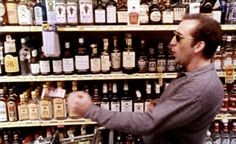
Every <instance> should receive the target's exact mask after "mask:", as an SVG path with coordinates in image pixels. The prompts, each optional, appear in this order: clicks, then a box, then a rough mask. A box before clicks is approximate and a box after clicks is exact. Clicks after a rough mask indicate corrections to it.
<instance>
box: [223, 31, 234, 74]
mask: <svg viewBox="0 0 236 144" xmlns="http://www.w3.org/2000/svg"><path fill="white" fill-rule="evenodd" d="M232 55H233V48H232V36H231V35H227V39H226V45H225V47H224V53H223V69H224V70H225V68H226V67H227V65H232V64H233V61H232Z"/></svg>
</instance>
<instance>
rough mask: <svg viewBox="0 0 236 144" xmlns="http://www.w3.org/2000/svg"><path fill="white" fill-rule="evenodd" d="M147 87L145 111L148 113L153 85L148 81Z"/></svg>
mask: <svg viewBox="0 0 236 144" xmlns="http://www.w3.org/2000/svg"><path fill="white" fill-rule="evenodd" d="M145 86H146V88H145V92H146V99H145V102H144V109H145V111H147V110H148V105H149V104H150V102H151V101H152V85H151V84H150V83H149V82H148V81H146V83H145Z"/></svg>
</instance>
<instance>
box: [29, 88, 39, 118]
mask: <svg viewBox="0 0 236 144" xmlns="http://www.w3.org/2000/svg"><path fill="white" fill-rule="evenodd" d="M31 98H32V99H31V100H30V101H29V104H28V107H29V119H30V120H39V100H38V98H37V95H36V92H35V91H32V92H31Z"/></svg>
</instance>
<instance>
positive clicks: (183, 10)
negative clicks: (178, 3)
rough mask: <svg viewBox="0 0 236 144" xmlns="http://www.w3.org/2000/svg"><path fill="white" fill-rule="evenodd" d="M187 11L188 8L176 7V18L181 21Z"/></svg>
mask: <svg viewBox="0 0 236 144" xmlns="http://www.w3.org/2000/svg"><path fill="white" fill-rule="evenodd" d="M185 13H186V8H174V20H177V21H181V20H182V19H183V16H184V15H185Z"/></svg>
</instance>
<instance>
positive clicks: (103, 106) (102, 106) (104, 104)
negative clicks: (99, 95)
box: [101, 101, 110, 110]
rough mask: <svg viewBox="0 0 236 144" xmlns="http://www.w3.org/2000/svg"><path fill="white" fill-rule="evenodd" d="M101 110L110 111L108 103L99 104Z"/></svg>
mask: <svg viewBox="0 0 236 144" xmlns="http://www.w3.org/2000/svg"><path fill="white" fill-rule="evenodd" d="M101 108H103V109H106V110H110V106H109V102H103V101H102V102H101Z"/></svg>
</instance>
